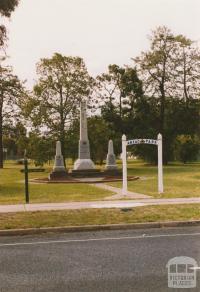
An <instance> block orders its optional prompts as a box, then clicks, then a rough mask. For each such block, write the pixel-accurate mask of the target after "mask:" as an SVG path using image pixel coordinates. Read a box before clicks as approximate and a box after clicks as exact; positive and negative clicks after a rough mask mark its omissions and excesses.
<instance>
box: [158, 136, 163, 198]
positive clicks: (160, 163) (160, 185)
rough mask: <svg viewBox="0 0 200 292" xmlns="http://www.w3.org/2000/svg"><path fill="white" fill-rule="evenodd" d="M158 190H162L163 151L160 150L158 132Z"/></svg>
mask: <svg viewBox="0 0 200 292" xmlns="http://www.w3.org/2000/svg"><path fill="white" fill-rule="evenodd" d="M157 139H158V192H159V194H161V193H163V192H164V188H163V153H162V152H163V151H162V135H161V134H158V138H157Z"/></svg>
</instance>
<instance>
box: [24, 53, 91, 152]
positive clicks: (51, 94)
mask: <svg viewBox="0 0 200 292" xmlns="http://www.w3.org/2000/svg"><path fill="white" fill-rule="evenodd" d="M37 73H38V75H39V80H38V83H37V84H36V85H35V87H34V93H33V96H32V97H30V98H29V100H28V102H26V103H25V106H24V113H25V116H26V117H29V118H30V119H31V121H32V123H33V125H34V126H40V127H41V126H43V127H45V128H46V129H47V130H48V131H49V133H50V134H51V135H55V137H56V139H59V140H60V141H61V144H62V152H63V156H65V138H66V137H65V135H66V130H67V128H68V127H69V125H70V123H71V121H72V120H73V119H74V118H75V116H76V114H77V110H78V108H79V103H80V101H81V100H82V99H87V98H88V97H89V96H90V91H91V86H92V82H93V81H92V78H91V77H90V76H89V74H88V72H87V69H86V67H85V64H84V61H83V60H82V59H81V58H79V57H66V56H62V55H61V54H58V53H56V54H54V55H53V57H52V58H50V59H41V61H40V62H39V63H38V65H37Z"/></svg>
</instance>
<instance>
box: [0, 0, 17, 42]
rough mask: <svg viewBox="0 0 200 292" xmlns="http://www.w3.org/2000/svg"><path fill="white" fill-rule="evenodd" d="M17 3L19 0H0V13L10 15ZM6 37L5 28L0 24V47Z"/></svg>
mask: <svg viewBox="0 0 200 292" xmlns="http://www.w3.org/2000/svg"><path fill="white" fill-rule="evenodd" d="M18 4H19V0H1V1H0V14H1V15H2V16H5V17H10V16H11V13H12V12H13V11H14V10H15V7H16V6H17V5H18ZM5 39H6V28H5V26H4V25H0V47H1V46H3V44H4V42H5Z"/></svg>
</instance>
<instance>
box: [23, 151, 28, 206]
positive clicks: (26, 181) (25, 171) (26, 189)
mask: <svg viewBox="0 0 200 292" xmlns="http://www.w3.org/2000/svg"><path fill="white" fill-rule="evenodd" d="M24 176H25V197H26V204H29V188H28V159H27V155H26V150H25V152H24Z"/></svg>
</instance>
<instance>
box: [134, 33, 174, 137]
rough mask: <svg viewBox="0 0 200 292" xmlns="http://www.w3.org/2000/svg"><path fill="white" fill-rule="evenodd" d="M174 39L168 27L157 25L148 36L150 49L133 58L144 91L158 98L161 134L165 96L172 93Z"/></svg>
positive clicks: (163, 126)
mask: <svg viewBox="0 0 200 292" xmlns="http://www.w3.org/2000/svg"><path fill="white" fill-rule="evenodd" d="M174 39H175V37H174V35H173V34H172V32H171V31H170V30H169V29H168V28H166V27H158V28H157V29H156V30H155V31H153V33H152V36H151V37H150V42H151V48H150V50H149V51H148V52H143V53H142V54H141V56H140V57H137V58H135V59H134V61H135V63H136V65H137V69H138V71H139V72H140V76H141V78H142V80H143V83H144V88H145V93H146V94H147V95H149V94H150V95H152V96H154V97H157V98H158V99H159V101H158V102H159V105H160V120H159V132H160V133H161V134H163V135H164V130H165V103H166V98H167V97H169V96H171V95H172V94H173V93H172V87H171V84H170V80H171V76H172V75H171V74H172V73H171V72H172V70H173V67H174V63H173V57H174V53H175V50H176V46H175V44H174Z"/></svg>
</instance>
